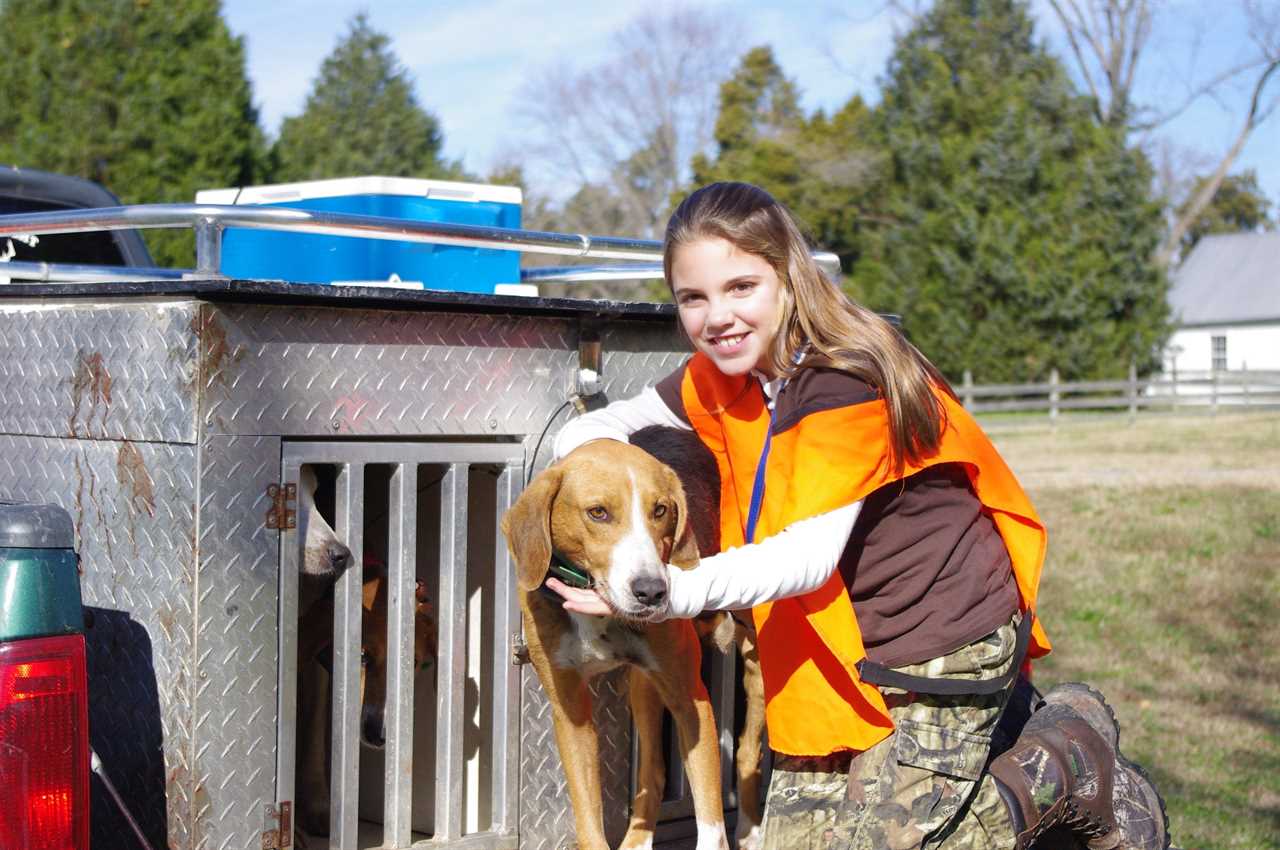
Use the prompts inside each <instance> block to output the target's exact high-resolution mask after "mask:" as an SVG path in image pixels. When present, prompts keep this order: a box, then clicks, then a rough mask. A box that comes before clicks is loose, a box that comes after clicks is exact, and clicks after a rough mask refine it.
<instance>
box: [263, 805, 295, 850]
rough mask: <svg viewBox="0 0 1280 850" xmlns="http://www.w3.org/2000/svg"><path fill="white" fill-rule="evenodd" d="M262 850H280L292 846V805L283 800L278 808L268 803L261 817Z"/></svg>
mask: <svg viewBox="0 0 1280 850" xmlns="http://www.w3.org/2000/svg"><path fill="white" fill-rule="evenodd" d="M262 826H263V830H262V850H282V848H285V847H291V846H292V845H293V803H292V802H291V801H289V800H283V801H281V803H280V808H279V809H277V808H276V807H275V806H273V805H271V804H270V803H268V804H267V805H266V812H265V813H264V816H263V824H262Z"/></svg>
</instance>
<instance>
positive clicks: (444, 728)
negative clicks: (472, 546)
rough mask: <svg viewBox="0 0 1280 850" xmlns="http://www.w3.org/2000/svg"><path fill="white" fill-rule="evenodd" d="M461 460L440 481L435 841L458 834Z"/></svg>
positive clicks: (463, 580)
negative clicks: (439, 613) (439, 614)
mask: <svg viewBox="0 0 1280 850" xmlns="http://www.w3.org/2000/svg"><path fill="white" fill-rule="evenodd" d="M466 610H467V464H465V463H451V464H449V465H448V468H447V470H446V471H445V474H444V479H443V480H442V481H441V482H440V612H441V616H440V635H439V637H440V640H439V647H440V648H439V660H438V663H439V667H438V673H437V687H436V693H437V700H438V703H437V714H436V811H435V835H434V840H435V841H437V842H438V841H452V840H455V839H457V838H460V837H461V836H462V823H463V820H462V805H463V738H462V735H463V713H464V710H465V703H464V699H465V694H466V674H467V655H466V650H467V643H466V641H467V623H466V618H465V617H463V616H458V612H465V611H466Z"/></svg>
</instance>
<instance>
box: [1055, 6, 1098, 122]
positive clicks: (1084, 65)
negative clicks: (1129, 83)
mask: <svg viewBox="0 0 1280 850" xmlns="http://www.w3.org/2000/svg"><path fill="white" fill-rule="evenodd" d="M1067 2H1068V3H1070V4H1071V11H1072V12H1073V13H1074V14H1075V15H1076V20H1078V19H1079V14H1080V9H1079V7H1078V6H1077V5H1076V4H1075V2H1074V0H1067ZM1049 5H1050V6H1052V7H1053V11H1054V12H1055V13H1056V14H1057V16H1058V20H1059V21H1060V22H1061V23H1062V28H1063V29H1064V30H1065V31H1066V33H1067V43H1068V44H1069V45H1071V52H1072V53H1074V54H1075V57H1076V66H1077V67H1078V68H1079V70H1080V74H1081V76H1083V77H1084V81H1085V85H1087V86H1088V87H1089V95H1090V96H1091V97H1092V98H1093V113H1094V117H1095V118H1097V119H1098V121H1103V120H1104V119H1103V116H1102V95H1101V94H1100V93H1099V92H1098V87H1097V85H1096V84H1094V82H1093V74H1091V73H1090V72H1089V63H1088V62H1087V61H1085V58H1084V52H1083V51H1082V50H1081V49H1080V39H1079V38H1078V37H1077V35H1076V31H1077V25H1076V24H1075V23H1074V21H1073V19H1072V18H1069V17H1068V16H1067V12H1066V10H1064V9H1063V8H1062V5H1061V3H1060V0H1049Z"/></svg>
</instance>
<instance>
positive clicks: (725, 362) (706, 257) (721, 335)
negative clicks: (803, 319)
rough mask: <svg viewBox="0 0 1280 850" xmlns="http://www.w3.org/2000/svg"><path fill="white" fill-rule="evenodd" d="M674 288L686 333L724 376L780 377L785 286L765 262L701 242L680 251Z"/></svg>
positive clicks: (717, 242)
mask: <svg viewBox="0 0 1280 850" xmlns="http://www.w3.org/2000/svg"><path fill="white" fill-rule="evenodd" d="M671 288H672V290H673V292H674V294H675V299H676V306H677V308H678V310H679V315H680V324H681V325H682V326H683V327H684V332H685V333H686V334H688V335H689V339H690V340H692V341H693V345H694V347H695V348H697V349H698V350H699V351H701V352H703V353H704V354H706V355H707V356H708V357H710V358H711V362H713V363H715V364H716V366H717V367H718V368H719V369H720V371H721V372H723V373H724V374H726V375H743V374H746V373H747V372H749V371H751V370H752V369H757V370H759V371H761V372H763V373H764V374H765V375H766V376H768V377H769V378H774V377H777V376H776V375H774V374H773V368H772V366H770V364H769V350H770V347H771V346H772V344H773V338H774V336H776V335H777V333H778V325H779V324H780V322H781V320H782V283H781V282H780V281H779V280H778V275H777V273H776V272H775V271H774V270H773V266H771V265H769V263H768V262H766V261H765V260H764V258H762V257H758V256H756V255H755V254H748V253H746V252H745V251H741V250H739V249H738V248H737V246H735V245H734V244H733V243H731V242H728V241H726V240H724V239H720V238H717V237H708V238H706V239H699V240H697V241H695V242H690V243H688V244H685V245H681V246H680V247H678V248H676V249H675V253H674V255H673V256H672V258H671Z"/></svg>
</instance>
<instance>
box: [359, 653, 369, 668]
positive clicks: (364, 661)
mask: <svg viewBox="0 0 1280 850" xmlns="http://www.w3.org/2000/svg"><path fill="white" fill-rule="evenodd" d="M360 666H361V667H368V666H369V652H368V650H364V649H362V650H360Z"/></svg>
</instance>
